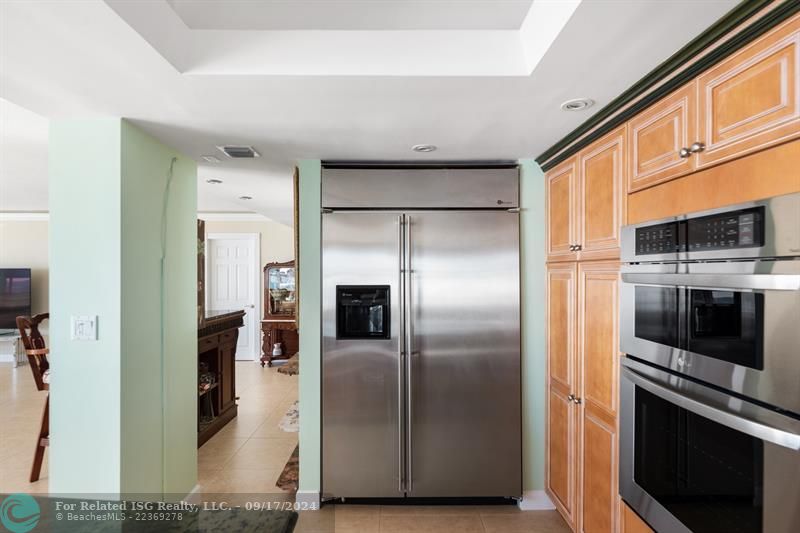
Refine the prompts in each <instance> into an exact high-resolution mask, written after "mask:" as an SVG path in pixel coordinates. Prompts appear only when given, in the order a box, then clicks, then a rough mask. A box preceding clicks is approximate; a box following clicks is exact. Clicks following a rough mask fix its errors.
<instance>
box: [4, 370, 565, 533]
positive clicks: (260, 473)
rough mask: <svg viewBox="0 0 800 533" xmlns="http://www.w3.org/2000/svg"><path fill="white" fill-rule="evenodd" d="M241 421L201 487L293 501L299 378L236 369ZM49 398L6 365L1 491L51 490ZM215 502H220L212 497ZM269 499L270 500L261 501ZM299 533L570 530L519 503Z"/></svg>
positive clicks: (310, 515) (388, 510) (329, 514)
mask: <svg viewBox="0 0 800 533" xmlns="http://www.w3.org/2000/svg"><path fill="white" fill-rule="evenodd" d="M236 386H237V391H238V394H239V396H240V400H239V416H238V417H237V418H236V419H235V420H233V421H231V422H230V423H229V424H228V425H227V426H226V427H225V428H224V429H223V430H222V431H220V432H219V433H218V434H217V435H215V436H214V437H213V438H211V440H209V441H208V442H207V443H206V444H205V445H203V446H202V447H201V448H200V450H199V451H198V485H200V489H201V493H202V494H203V495H207V496H209V497H212V495H215V494H221V493H223V494H226V495H228V496H226V499H228V500H231V501H234V500H235V497H234V498H233V499H232V498H230V496H231V495H239V496H240V497H241V498H243V500H242V501H246V500H251V499H252V498H253V497H254V496H256V495H263V496H265V497H268V498H269V500H270V501H274V500H277V499H282V500H288V501H292V500H293V496H292V494H290V493H283V492H281V491H280V490H279V489H277V488H276V487H275V481H276V479H277V477H278V475H280V472H281V470H282V469H283V466H284V464H285V463H286V460H287V459H288V458H289V455H290V454H291V453H292V450H294V447H295V445H296V444H297V434H296V433H286V432H284V431H282V430H281V429H280V428H279V427H278V423H279V422H280V420H281V418H282V417H283V415H284V413H285V412H286V410H287V409H288V407H289V406H290V405H291V403H292V402H294V400H295V399H296V398H297V377H296V376H284V375H282V374H278V373H277V372H276V369H275V368H272V369H270V368H265V369H262V368H261V367H260V366H259V365H258V363H249V362H239V363H237V365H236ZM44 397H45V395H44V393H40V392H37V391H36V389H35V387H34V384H33V378H32V376H31V375H30V369H29V368H28V367H27V366H23V367H19V368H17V369H14V368H12V367H11V366H10V365H0V493H9V492H28V493H33V492H37V493H42V492H47V457H46V455H45V464H44V468H43V470H42V479H41V480H40V481H38V482H36V483H33V484H31V483H29V482H28V474H29V471H30V463H31V458H32V452H33V450H32V447H33V444H34V442H35V439H36V433H37V431H38V428H39V421H40V417H41V411H42V408H43V406H44ZM212 499H213V497H212ZM259 499H262V498H259ZM295 531H297V532H299V533H322V532H325V533H333V532H336V533H355V532H359V533H400V532H402V533H429V532H437V533H451V532H452V533H470V532H476V533H478V532H480V533H568V532H569V528H568V527H567V525H566V524H565V523H564V521H563V520H562V519H561V517H560V516H559V515H558V513H556V512H555V511H536V512H531V511H528V512H522V511H519V510H518V509H517V508H516V507H515V506H504V505H503V506H501V505H497V506H396V505H395V506H388V505H380V506H379V505H352V504H346V505H332V504H327V505H325V506H323V508H322V509H321V510H320V511H308V512H301V513H300V520H299V522H298V525H297V528H296V530H295Z"/></svg>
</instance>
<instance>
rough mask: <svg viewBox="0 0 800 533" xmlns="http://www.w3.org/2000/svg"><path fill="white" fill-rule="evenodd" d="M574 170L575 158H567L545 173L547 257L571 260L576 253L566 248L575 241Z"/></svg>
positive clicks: (557, 259) (555, 259)
mask: <svg viewBox="0 0 800 533" xmlns="http://www.w3.org/2000/svg"><path fill="white" fill-rule="evenodd" d="M575 174H576V164H575V158H571V159H569V160H568V161H567V162H566V163H564V164H562V165H560V166H558V167H556V168H554V169H553V170H551V171H550V172H548V173H547V174H546V176H545V179H546V184H547V193H546V199H547V205H546V210H547V259H548V261H570V260H572V261H574V260H575V258H576V253H575V252H573V251H571V250H570V246H571V245H573V244H576V243H577V238H576V235H575V234H576V231H575V207H576V206H575V197H576V195H575V193H576V191H575V187H576V178H577V177H576V175H575Z"/></svg>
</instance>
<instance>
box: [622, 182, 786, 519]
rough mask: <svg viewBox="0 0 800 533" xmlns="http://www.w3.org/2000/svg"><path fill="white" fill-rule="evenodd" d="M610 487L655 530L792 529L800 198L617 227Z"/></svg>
mask: <svg viewBox="0 0 800 533" xmlns="http://www.w3.org/2000/svg"><path fill="white" fill-rule="evenodd" d="M622 260H623V262H624V263H625V264H624V265H623V267H622V290H621V298H622V302H621V306H620V308H621V317H620V335H621V349H622V351H623V352H625V353H626V354H627V356H626V357H625V358H623V364H622V369H621V380H620V394H621V397H620V413H621V418H620V492H621V495H622V497H623V499H624V500H625V501H626V502H627V503H628V504H629V505H630V506H631V507H632V508H633V509H634V510H635V511H636V512H637V513H638V514H639V515H640V516H642V517H643V518H644V519H645V520H646V521H647V522H648V523H649V524H650V525H651V526H652V527H653V528H654V529H656V530H657V531H658V532H659V533H672V532H681V533H685V532H689V531H691V532H694V533H711V532H714V533H716V532H720V533H722V532H725V533H728V532H742V533H789V532H796V531H800V451H798V450H800V194H790V195H785V196H779V197H774V198H770V199H767V200H763V201H757V202H750V203H747V204H742V205H736V206H730V207H726V208H722V209H714V210H710V211H704V212H700V213H692V214H687V215H682V216H678V217H674V218H670V219H665V220H660V221H657V222H648V223H644V224H638V225H633V226H626V227H625V228H623V231H622Z"/></svg>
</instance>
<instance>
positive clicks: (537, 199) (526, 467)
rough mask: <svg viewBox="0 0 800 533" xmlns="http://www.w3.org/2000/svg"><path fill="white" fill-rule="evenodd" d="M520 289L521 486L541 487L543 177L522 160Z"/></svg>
mask: <svg viewBox="0 0 800 533" xmlns="http://www.w3.org/2000/svg"><path fill="white" fill-rule="evenodd" d="M520 207H521V211H520V262H521V264H522V268H521V271H520V272H521V278H522V279H521V289H522V486H523V490H525V491H532V490H542V489H544V431H545V424H544V419H545V411H544V402H545V373H546V366H547V364H546V353H545V254H544V252H545V242H544V239H545V234H544V228H545V212H544V173H543V172H542V169H541V168H539V165H538V164H536V162H535V161H534V160H532V159H523V160H520Z"/></svg>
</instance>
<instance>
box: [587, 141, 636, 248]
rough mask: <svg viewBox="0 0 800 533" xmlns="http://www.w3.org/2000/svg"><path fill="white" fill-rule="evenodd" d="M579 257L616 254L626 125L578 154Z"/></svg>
mask: <svg viewBox="0 0 800 533" xmlns="http://www.w3.org/2000/svg"><path fill="white" fill-rule="evenodd" d="M578 174H579V176H580V180H579V186H578V191H579V195H580V205H581V209H580V211H579V213H578V230H579V236H578V243H579V244H580V245H581V250H580V253H579V260H584V259H605V258H611V257H619V230H620V227H621V226H622V224H623V218H624V214H625V210H624V206H623V204H624V200H625V196H626V195H625V191H624V190H623V187H624V183H625V181H624V176H625V128H624V127H622V128H619V129H617V130H615V131H613V132H611V133H610V134H608V135H606V136H605V137H603V138H602V139H599V140H598V141H597V142H595V143H594V144H592V145H591V146H589V147H588V148H587V149H586V150H584V151H583V152H581V153H580V155H579V172H578Z"/></svg>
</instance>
